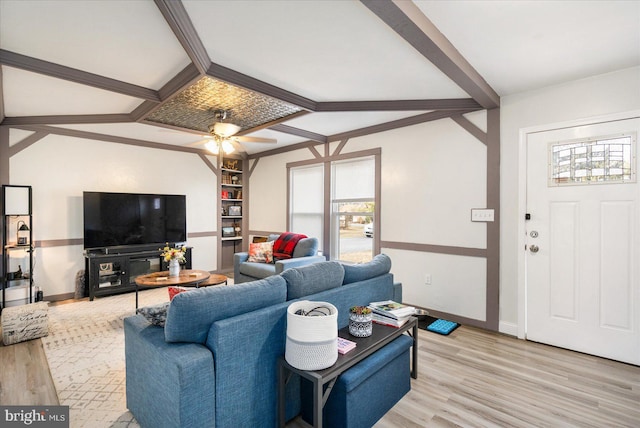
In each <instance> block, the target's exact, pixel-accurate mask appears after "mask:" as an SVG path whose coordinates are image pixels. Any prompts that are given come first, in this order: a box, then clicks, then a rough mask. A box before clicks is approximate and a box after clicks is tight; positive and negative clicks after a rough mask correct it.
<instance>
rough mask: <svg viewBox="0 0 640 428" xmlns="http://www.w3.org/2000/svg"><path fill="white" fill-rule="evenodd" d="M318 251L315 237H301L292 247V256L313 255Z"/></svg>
mask: <svg viewBox="0 0 640 428" xmlns="http://www.w3.org/2000/svg"><path fill="white" fill-rule="evenodd" d="M317 252H318V239H317V238H302V239H301V240H299V241H298V243H297V244H296V248H294V249H293V258H294V259H295V258H297V257H308V256H315V255H316V253H317Z"/></svg>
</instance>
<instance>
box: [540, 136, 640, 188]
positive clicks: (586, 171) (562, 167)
mask: <svg viewBox="0 0 640 428" xmlns="http://www.w3.org/2000/svg"><path fill="white" fill-rule="evenodd" d="M635 144H636V138H635V134H621V135H616V136H608V137H597V138H591V139H582V140H571V141H564V142H559V143H551V144H550V145H549V186H563V185H580V184H594V183H606V184H612V183H631V182H635V181H636V160H635V152H636V151H635Z"/></svg>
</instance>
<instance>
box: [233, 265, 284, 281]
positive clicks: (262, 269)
mask: <svg viewBox="0 0 640 428" xmlns="http://www.w3.org/2000/svg"><path fill="white" fill-rule="evenodd" d="M238 271H239V272H240V273H241V274H243V275H246V276H250V277H252V278H266V277H268V276H271V275H275V274H276V266H275V265H274V264H271V263H269V264H267V263H251V262H244V263H240V266H239V267H238Z"/></svg>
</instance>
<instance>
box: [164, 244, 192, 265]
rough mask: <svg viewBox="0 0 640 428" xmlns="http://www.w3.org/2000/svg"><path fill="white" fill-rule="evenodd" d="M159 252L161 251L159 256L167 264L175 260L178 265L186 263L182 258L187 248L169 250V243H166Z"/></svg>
mask: <svg viewBox="0 0 640 428" xmlns="http://www.w3.org/2000/svg"><path fill="white" fill-rule="evenodd" d="M160 251H162V254H160V255H161V256H162V258H163V259H164V261H165V262H167V263H168V262H170V261H171V260H177V261H178V263H186V261H187V259H186V258H185V257H184V255H185V253H186V252H187V247H180V248H171V247H169V243H166V244H165V247H164V248H160Z"/></svg>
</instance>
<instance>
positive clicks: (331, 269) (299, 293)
mask: <svg viewBox="0 0 640 428" xmlns="http://www.w3.org/2000/svg"><path fill="white" fill-rule="evenodd" d="M280 275H282V277H283V278H284V279H285V281H287V300H293V299H299V298H300V297H304V296H308V295H310V294H315V293H319V292H321V291H324V290H329V289H331V288H335V287H339V286H341V285H342V280H343V278H344V268H343V267H342V265H341V264H340V263H338V262H321V263H314V264H311V265H307V266H302V267H298V268H291V269H287V270H285V271H284V272H282V273H281V274H280Z"/></svg>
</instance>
